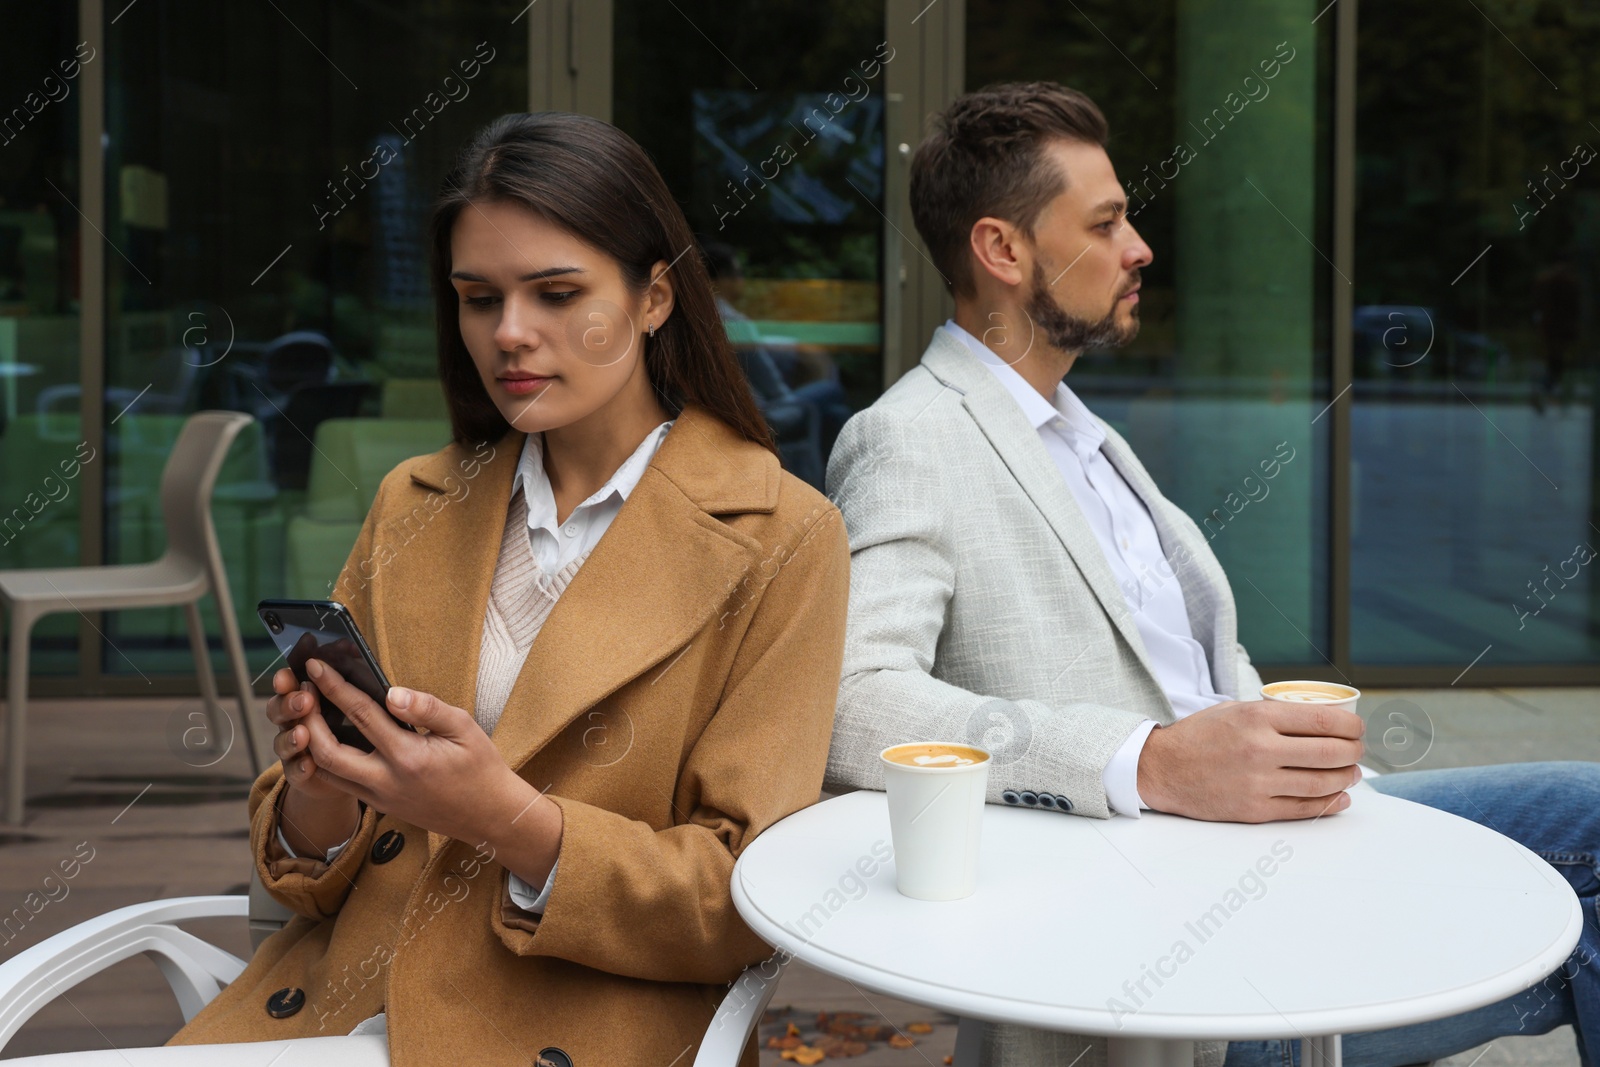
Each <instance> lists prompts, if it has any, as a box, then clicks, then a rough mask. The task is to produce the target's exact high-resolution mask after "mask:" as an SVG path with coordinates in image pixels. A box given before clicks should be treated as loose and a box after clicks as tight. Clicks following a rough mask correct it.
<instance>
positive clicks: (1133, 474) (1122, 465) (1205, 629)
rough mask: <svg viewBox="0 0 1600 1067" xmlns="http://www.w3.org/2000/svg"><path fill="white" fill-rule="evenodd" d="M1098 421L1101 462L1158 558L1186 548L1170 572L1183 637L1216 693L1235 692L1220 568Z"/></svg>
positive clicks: (1227, 597) (1227, 600) (1118, 438)
mask: <svg viewBox="0 0 1600 1067" xmlns="http://www.w3.org/2000/svg"><path fill="white" fill-rule="evenodd" d="M1096 418H1097V419H1098V418H1099V416H1096ZM1099 422H1100V425H1101V426H1102V427H1104V428H1105V431H1106V440H1105V444H1103V445H1102V446H1101V447H1102V448H1103V449H1104V450H1105V453H1106V458H1107V459H1109V460H1110V461H1111V465H1112V466H1114V467H1116V468H1117V471H1118V472H1119V473H1120V474H1121V475H1122V477H1123V478H1124V479H1125V480H1126V481H1127V483H1128V485H1129V486H1131V487H1132V488H1133V491H1134V492H1135V493H1137V494H1138V495H1139V499H1141V500H1143V501H1144V504H1145V507H1146V508H1148V509H1149V510H1150V517H1151V519H1152V520H1153V521H1154V522H1155V527H1156V534H1157V536H1159V537H1160V539H1161V551H1162V553H1163V554H1164V555H1165V556H1166V557H1167V559H1168V560H1172V559H1173V558H1174V557H1178V556H1179V555H1180V554H1179V551H1178V549H1179V547H1180V546H1182V547H1184V548H1187V550H1188V555H1189V559H1188V562H1187V564H1186V565H1184V566H1181V567H1174V568H1173V570H1174V571H1175V572H1176V573H1177V579H1178V588H1179V589H1181V590H1183V606H1184V611H1185V613H1186V614H1187V615H1188V617H1189V632H1190V633H1191V634H1192V635H1193V636H1194V639H1195V640H1196V641H1199V642H1200V644H1201V647H1203V648H1204V649H1205V650H1206V656H1207V657H1208V658H1209V659H1210V661H1211V682H1212V685H1213V686H1214V687H1215V689H1216V691H1217V692H1219V693H1224V694H1231V693H1234V692H1236V691H1237V690H1236V686H1237V681H1238V657H1237V656H1236V654H1235V650H1234V647H1233V644H1234V641H1235V640H1236V637H1235V633H1236V627H1237V621H1236V620H1235V618H1234V614H1233V612H1234V608H1233V597H1232V595H1231V593H1229V591H1228V578H1227V575H1226V574H1224V573H1223V571H1222V565H1221V564H1220V563H1218V562H1217V561H1216V557H1215V556H1214V555H1212V553H1211V550H1210V549H1209V548H1208V547H1206V543H1205V540H1204V538H1202V537H1200V536H1199V530H1198V528H1197V527H1196V526H1195V525H1194V523H1192V522H1186V521H1185V520H1186V519H1187V516H1185V515H1184V514H1183V512H1182V511H1181V510H1179V508H1178V507H1177V505H1175V504H1173V503H1172V501H1170V500H1168V499H1167V498H1166V497H1165V496H1163V495H1162V493H1161V490H1160V488H1159V487H1158V486H1157V485H1156V483H1155V481H1154V480H1153V479H1152V478H1151V477H1150V473H1149V472H1148V471H1146V470H1145V469H1144V464H1142V463H1140V462H1139V459H1138V457H1137V456H1135V455H1134V453H1133V449H1131V448H1129V447H1128V442H1126V441H1124V440H1123V439H1122V435H1121V434H1119V433H1117V431H1116V430H1115V429H1113V428H1112V427H1111V426H1110V425H1109V424H1108V423H1107V422H1106V421H1105V420H1104V419H1099Z"/></svg>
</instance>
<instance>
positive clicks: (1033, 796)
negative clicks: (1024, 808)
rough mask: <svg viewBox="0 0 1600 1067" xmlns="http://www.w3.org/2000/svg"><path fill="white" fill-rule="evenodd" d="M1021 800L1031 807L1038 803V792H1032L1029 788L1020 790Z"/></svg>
mask: <svg viewBox="0 0 1600 1067" xmlns="http://www.w3.org/2000/svg"><path fill="white" fill-rule="evenodd" d="M1022 802H1023V803H1024V804H1026V805H1028V807H1030V808H1031V807H1033V806H1034V805H1035V804H1037V803H1039V794H1037V793H1035V792H1032V791H1031V790H1027V789H1024V790H1023V791H1022Z"/></svg>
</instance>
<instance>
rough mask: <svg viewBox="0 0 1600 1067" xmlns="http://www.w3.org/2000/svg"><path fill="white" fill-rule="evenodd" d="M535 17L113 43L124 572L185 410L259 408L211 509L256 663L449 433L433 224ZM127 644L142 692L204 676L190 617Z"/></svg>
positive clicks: (196, 15) (114, 516) (143, 36)
mask: <svg viewBox="0 0 1600 1067" xmlns="http://www.w3.org/2000/svg"><path fill="white" fill-rule="evenodd" d="M525 6H526V5H525V3H520V2H511V3H498V2H490V3H485V4H478V5H474V6H473V7H472V8H470V9H467V8H462V7H460V6H459V5H455V6H451V7H450V8H449V10H445V9H442V8H439V6H438V5H434V4H429V3H422V2H418V0H407V2H403V3H399V4H389V5H386V6H384V7H382V8H378V7H373V6H371V5H367V4H359V3H355V2H352V0H337V2H333V3H323V4H311V3H305V2H300V3H280V4H277V5H272V4H267V5H260V6H251V5H245V6H239V5H204V4H198V3H193V2H182V3H176V4H171V3H169V4H165V5H153V6H147V5H139V6H137V7H134V8H132V9H131V10H129V11H128V13H127V14H126V16H125V17H121V18H119V19H117V21H116V23H115V24H114V25H111V26H109V27H108V46H107V49H106V51H107V53H108V63H109V66H108V76H109V84H108V99H107V125H108V127H109V131H108V138H107V148H106V185H107V190H108V200H109V205H108V213H109V219H110V225H108V227H107V231H108V237H109V238H110V239H111V240H112V241H114V242H115V243H116V245H117V246H118V247H119V248H120V249H121V250H122V251H123V252H124V253H125V254H126V256H127V258H126V260H124V259H123V258H121V257H120V256H111V257H109V258H108V261H107V263H108V268H107V276H108V282H107V284H108V289H109V292H108V304H109V308H108V336H107V367H106V381H107V384H108V390H107V391H108V394H109V396H108V401H107V406H108V408H109V409H110V410H108V412H107V414H106V420H107V422H106V451H107V453H108V455H107V461H108V478H107V499H106V527H105V537H106V558H107V562H139V561H143V560H148V559H151V558H154V557H155V556H156V555H157V554H158V553H159V552H160V549H161V544H160V538H161V527H160V522H159V508H158V506H157V499H156V485H157V483H158V479H159V474H160V470H161V465H162V463H163V461H164V459H165V456H166V452H167V451H168V449H170V447H171V444H172V442H173V440H174V439H175V438H176V435H177V432H178V427H179V426H180V425H181V424H182V420H183V416H184V415H185V414H186V413H187V412H190V411H194V410H197V409H201V408H229V409H233V410H238V411H247V412H250V413H251V414H253V415H254V416H255V417H256V422H255V423H254V424H253V425H251V426H249V427H247V428H246V430H245V432H244V433H242V434H241V435H240V438H239V440H238V441H237V443H236V444H235V445H234V447H233V449H232V450H231V452H230V453H229V455H228V458H227V461H226V463H225V465H224V467H223V471H222V476H221V479H220V481H219V484H218V487H217V491H216V502H215V505H214V508H213V516H214V519H215V522H216V526H217V536H218V539H219V541H220V543H221V548H222V554H223V557H224V559H225V561H226V563H227V567H228V571H229V576H230V579H231V581H232V585H233V595H234V601H235V604H236V607H237V609H238V615H239V619H240V621H239V625H240V628H241V630H242V632H243V633H244V635H245V637H246V640H247V642H249V643H250V644H251V645H252V646H254V650H255V655H253V656H252V662H253V663H255V662H256V661H257V658H258V657H259V663H258V664H257V667H258V669H259V668H260V667H264V666H265V665H266V662H267V660H269V659H270V658H271V652H270V651H267V650H269V649H270V647H271V646H270V644H269V643H268V642H267V639H266V638H267V635H266V634H265V632H264V631H263V630H262V628H261V625H260V623H259V622H258V621H257V620H256V619H255V617H254V608H255V604H256V603H257V601H258V600H260V599H263V598H266V597H302V598H316V597H327V596H328V595H330V594H329V589H330V585H331V583H332V582H333V580H334V578H335V577H336V576H337V573H338V570H339V568H340V567H341V566H342V565H343V563H344V560H345V558H346V556H347V555H348V553H349V551H350V548H351V546H352V545H353V544H354V542H355V538H356V534H357V533H358V532H359V530H360V527H361V522H362V520H363V518H364V517H365V515H366V512H367V509H368V507H369V506H370V505H371V503H372V499H373V496H374V495H375V494H376V492H377V488H378V483H379V481H380V480H381V479H382V477H383V476H384V475H385V474H387V473H388V472H389V470H390V469H392V468H393V467H394V466H395V465H396V464H398V463H400V462H401V461H402V460H404V459H406V458H408V457H410V456H413V455H418V454H421V453H425V452H431V451H433V450H434V449H436V448H438V447H440V446H442V445H443V444H444V443H445V442H446V441H447V440H448V438H449V425H448V421H447V417H446V412H445V407H444V399H443V395H442V394H441V392H440V389H439V384H438V379H437V370H436V359H435V343H434V334H433V314H432V306H431V300H430V299H429V297H428V292H427V275H426V269H425V257H426V245H425V241H426V236H425V233H424V225H425V220H426V217H427V211H428V206H429V203H430V201H431V199H432V196H433V193H434V191H435V189H434V184H435V183H436V182H437V181H438V180H439V178H438V176H439V175H441V174H443V173H444V172H445V171H446V170H447V168H448V164H449V162H450V159H451V157H452V155H453V154H454V152H455V150H456V149H457V148H458V147H459V145H460V144H461V143H462V142H463V141H464V140H465V139H466V137H467V136H468V135H469V134H470V133H471V132H472V131H474V130H476V129H477V128H479V127H480V126H482V125H483V124H484V123H486V122H488V121H489V120H491V119H493V118H494V117H496V116H498V115H500V114H503V113H505V112H508V111H521V110H523V109H524V108H525V107H526V101H527V85H528V82H527V73H528V72H527V58H526V57H527V47H528V31H527V26H526V24H525V23H516V24H514V23H513V22H512V19H513V17H514V16H516V15H517V13H518V12H519V11H520V10H522V9H523V8H524V7H525ZM179 57H181V60H180V58H179ZM59 403H60V405H61V406H62V408H63V409H74V408H75V407H76V405H77V403H78V398H77V397H76V396H72V397H67V396H63V397H61V398H60V401H59ZM113 405H114V406H113ZM130 405H131V406H130ZM123 407H127V411H126V413H125V414H121V415H120V417H116V418H114V419H113V417H114V416H117V415H118V412H119V411H120V410H121V409H122V408H123ZM204 608H205V610H206V611H207V612H208V627H209V628H210V632H212V633H216V632H217V623H216V620H215V618H214V616H212V615H210V614H209V613H210V612H211V611H212V610H213V609H212V607H211V605H210V604H206V605H204ZM107 632H108V636H109V637H110V638H111V640H112V641H114V642H115V643H116V645H117V647H118V648H120V649H121V650H123V651H124V652H125V653H126V654H127V655H129V656H130V657H131V658H132V659H133V660H134V661H135V662H136V663H137V664H138V665H139V667H140V668H141V669H142V670H143V671H144V673H146V674H154V673H157V672H158V671H162V670H180V671H181V670H184V669H185V667H184V658H185V657H186V656H187V645H186V643H185V641H184V639H183V636H182V635H183V628H182V624H181V617H180V616H179V614H178V613H177V612H169V611H143V612H125V613H121V614H119V615H118V616H116V617H115V618H114V619H113V620H111V626H110V628H108V631H107ZM105 666H106V669H107V670H108V671H118V672H127V671H128V669H129V668H128V666H127V664H126V662H125V661H123V660H122V659H121V658H120V657H119V656H115V655H109V654H108V655H107V657H106V659H105Z"/></svg>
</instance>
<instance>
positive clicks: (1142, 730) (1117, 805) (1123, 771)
mask: <svg viewBox="0 0 1600 1067" xmlns="http://www.w3.org/2000/svg"><path fill="white" fill-rule="evenodd" d="M1155 726H1156V721H1155V720H1154V719H1146V720H1145V721H1144V722H1142V723H1140V724H1139V725H1138V726H1136V727H1135V728H1134V731H1133V733H1131V734H1129V735H1128V739H1127V740H1126V741H1124V742H1122V747H1121V748H1119V749H1117V752H1116V755H1114V756H1112V757H1111V762H1110V763H1108V764H1106V769H1105V770H1104V771H1103V772H1102V773H1101V775H1100V781H1101V783H1102V784H1103V785H1104V786H1105V789H1106V802H1107V803H1108V804H1110V805H1111V810H1112V811H1114V812H1116V813H1117V814H1118V815H1127V816H1129V817H1131V818H1134V819H1137V818H1138V817H1139V810H1140V809H1141V808H1147V807H1149V806H1150V805H1148V804H1146V803H1145V802H1144V800H1143V798H1141V797H1140V796H1139V755H1140V754H1141V753H1142V752H1143V751H1144V743H1145V739H1146V738H1148V737H1149V736H1150V731H1151V730H1153V729H1155Z"/></svg>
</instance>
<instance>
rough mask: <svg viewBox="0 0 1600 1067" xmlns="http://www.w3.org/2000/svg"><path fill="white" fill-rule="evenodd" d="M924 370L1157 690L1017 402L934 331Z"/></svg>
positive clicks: (1118, 598) (1109, 580)
mask: <svg viewBox="0 0 1600 1067" xmlns="http://www.w3.org/2000/svg"><path fill="white" fill-rule="evenodd" d="M922 365H923V366H924V367H926V368H927V369H928V371H929V372H930V373H932V374H933V375H934V377H936V378H938V379H939V380H940V381H942V382H944V383H945V384H946V385H949V386H952V387H953V388H955V389H957V390H958V391H959V392H961V393H962V403H963V404H964V405H965V406H966V409H967V410H968V411H969V412H971V414H972V418H973V421H974V422H976V423H977V424H978V428H979V429H980V430H982V431H983V435H984V436H985V437H986V438H988V439H989V444H990V446H991V447H993V448H994V450H995V452H996V453H998V454H999V456H1000V459H1001V461H1002V462H1003V463H1005V465H1006V468H1007V469H1008V470H1010V471H1011V476H1012V477H1013V478H1015V479H1016V480H1017V484H1018V485H1020V486H1021V487H1022V491H1023V492H1024V493H1027V494H1028V498H1029V499H1030V500H1032V501H1033V503H1034V505H1035V506H1036V507H1037V508H1038V509H1039V512H1040V514H1042V515H1043V516H1044V519H1045V522H1047V523H1048V524H1049V526H1050V529H1051V530H1053V531H1054V532H1055V535H1056V538H1057V539H1058V540H1059V541H1060V542H1061V546H1062V547H1063V548H1065V549H1066V550H1067V555H1068V556H1070V557H1071V559H1072V562H1073V563H1074V565H1076V566H1077V568H1078V571H1079V573H1080V574H1082V575H1083V578H1084V581H1085V582H1087V583H1088V585H1089V588H1090V589H1091V590H1093V592H1094V595H1095V597H1096V599H1098V600H1099V601H1100V606H1101V608H1103V609H1104V610H1105V612H1106V614H1107V615H1108V616H1109V617H1110V618H1111V621H1112V623H1113V625H1115V626H1116V628H1117V632H1118V633H1120V634H1121V635H1122V637H1123V639H1124V640H1126V641H1127V642H1128V645H1129V647H1130V648H1132V649H1133V652H1134V655H1135V656H1136V657H1137V658H1138V660H1139V662H1140V663H1141V664H1142V665H1143V666H1144V669H1145V672H1146V673H1147V674H1149V676H1150V679H1151V682H1152V684H1154V685H1156V686H1157V688H1160V684H1159V682H1157V681H1156V675H1155V669H1154V668H1153V667H1152V666H1151V663H1150V656H1149V653H1148V652H1147V651H1146V650H1145V647H1144V639H1143V638H1141V637H1140V636H1139V629H1138V626H1137V625H1136V624H1135V623H1134V621H1133V613H1132V612H1130V611H1129V610H1128V601H1127V599H1126V598H1125V597H1124V596H1123V595H1122V589H1121V588H1120V587H1119V586H1118V585H1117V579H1116V576H1115V575H1113V574H1112V573H1111V566H1110V564H1108V563H1107V562H1106V558H1105V553H1104V552H1103V551H1102V550H1101V548H1100V542H1099V541H1097V540H1095V536H1094V531H1093V530H1091V529H1090V528H1089V524H1088V522H1087V521H1085V519H1084V517H1083V513H1082V512H1081V511H1080V510H1079V509H1078V502H1077V501H1076V500H1074V499H1073V498H1072V491H1071V490H1070V489H1068V488H1067V484H1066V482H1065V481H1064V480H1063V479H1062V477H1061V472H1060V471H1059V470H1057V469H1056V465H1055V463H1054V461H1052V460H1051V458H1050V453H1049V452H1048V451H1047V450H1046V449H1045V447H1044V442H1043V441H1041V440H1039V433H1038V431H1037V430H1035V429H1034V428H1033V427H1032V426H1030V425H1028V420H1027V418H1026V416H1024V415H1023V413H1022V409H1021V408H1020V407H1018V406H1017V402H1016V401H1015V400H1014V399H1012V397H1011V396H1010V394H1008V393H1007V392H1006V390H1005V387H1004V386H1003V385H1001V384H1000V383H999V382H997V381H996V380H995V378H994V375H993V373H991V372H990V371H989V370H988V369H987V368H985V367H983V366H982V365H981V364H980V363H979V362H978V359H977V357H976V356H974V355H973V354H972V353H971V352H969V351H968V350H967V348H966V346H965V345H963V344H962V343H961V342H960V341H959V340H957V339H956V338H954V337H951V336H950V335H949V334H948V333H946V332H945V331H944V330H935V331H934V334H933V343H932V344H931V345H929V346H928V350H927V352H926V353H924V354H923V357H922Z"/></svg>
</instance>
